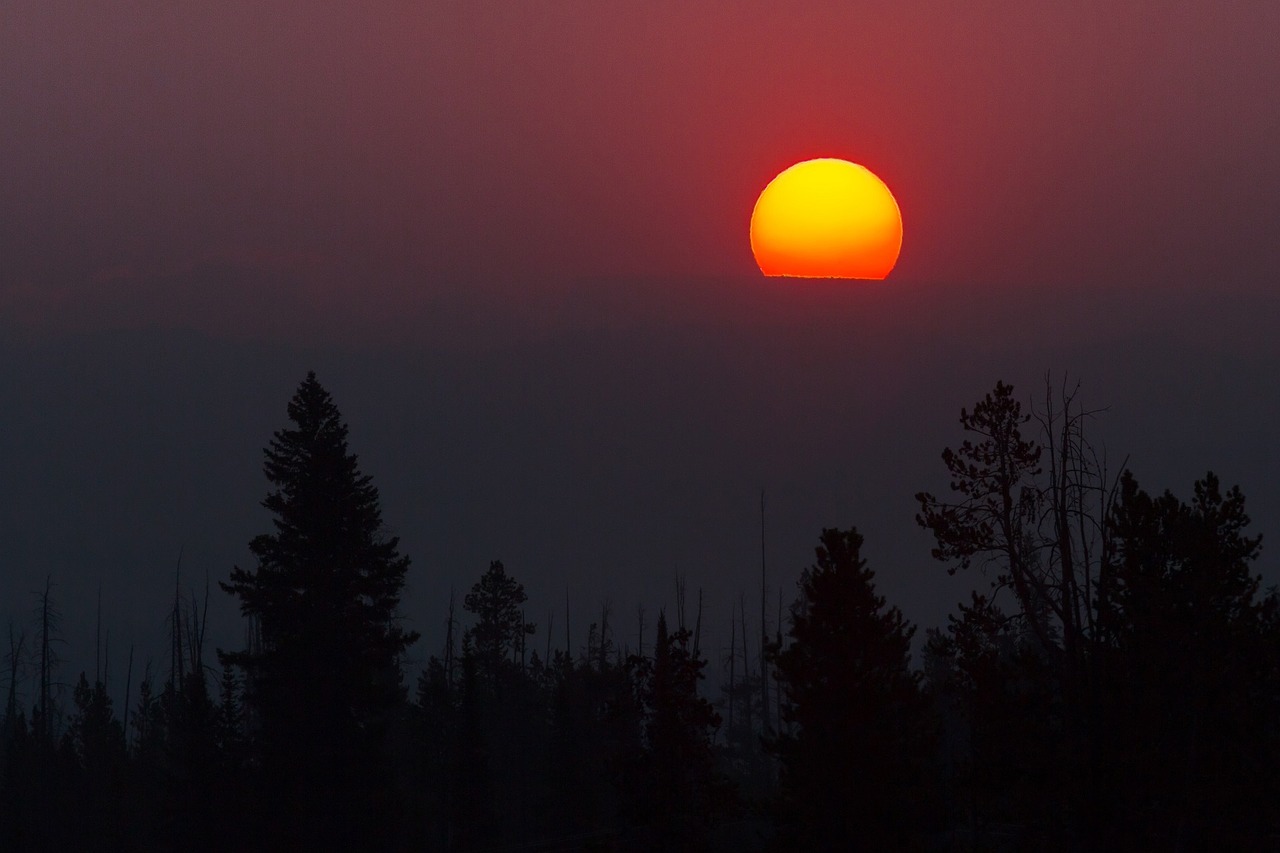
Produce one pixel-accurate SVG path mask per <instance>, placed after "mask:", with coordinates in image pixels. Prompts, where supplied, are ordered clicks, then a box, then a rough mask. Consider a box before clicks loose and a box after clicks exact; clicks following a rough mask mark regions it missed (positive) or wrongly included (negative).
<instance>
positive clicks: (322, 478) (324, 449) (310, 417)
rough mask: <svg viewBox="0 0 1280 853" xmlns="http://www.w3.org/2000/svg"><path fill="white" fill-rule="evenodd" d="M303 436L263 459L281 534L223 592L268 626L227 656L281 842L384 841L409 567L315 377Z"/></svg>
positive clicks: (282, 440) (294, 407)
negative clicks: (254, 725)
mask: <svg viewBox="0 0 1280 853" xmlns="http://www.w3.org/2000/svg"><path fill="white" fill-rule="evenodd" d="M288 414H289V419H290V420H291V421H292V422H293V426H292V427H291V428H287V429H283V430H279V431H277V432H276V433H275V435H274V438H273V439H272V441H271V442H270V445H269V446H268V447H267V448H266V450H265V451H264V454H265V457H266V462H265V464H264V472H265V474H266V477H267V480H268V481H269V482H270V483H271V486H272V490H271V491H270V493H269V494H268V495H267V497H266V499H265V500H264V501H263V506H264V507H266V508H267V509H268V510H270V511H271V513H272V514H273V515H274V516H275V517H274V518H273V520H272V521H273V525H274V528H275V530H274V532H273V533H267V534H262V535H259V536H257V537H255V538H254V539H253V541H252V542H251V543H250V545H249V549H250V551H252V552H253V554H254V556H255V557H257V559H258V566H257V568H256V569H254V570H245V569H242V568H239V567H236V568H235V569H233V571H232V572H231V580H230V583H223V584H221V586H222V588H223V589H224V590H225V591H227V592H229V593H231V594H232V595H235V596H236V597H238V598H239V599H240V610H241V612H242V613H243V614H244V615H245V616H247V617H250V618H252V619H255V620H257V624H258V626H259V629H260V635H261V642H260V644H259V647H258V648H256V649H252V648H251V649H248V650H245V651H240V652H230V653H228V652H223V651H221V650H220V651H219V657H220V658H221V660H222V663H223V665H224V666H226V665H235V666H238V667H240V668H242V669H243V670H244V672H245V675H246V679H247V686H248V690H247V694H248V697H249V699H250V701H251V702H252V703H253V705H254V711H255V719H256V720H257V721H258V727H259V728H258V731H257V732H256V733H255V736H254V744H255V747H256V753H257V758H258V760H259V761H260V762H261V766H262V770H263V775H264V779H263V781H264V783H265V785H266V787H264V789H263V790H264V793H265V792H269V795H270V797H271V798H273V799H274V801H273V802H264V803H263V805H264V806H266V808H265V811H264V814H265V815H266V818H267V821H268V825H269V826H270V827H271V828H272V829H273V830H274V832H276V833H281V834H280V835H277V836H275V837H274V838H271V839H269V841H273V842H275V843H281V842H282V840H283V839H284V838H288V839H289V841H288V843H289V844H290V845H294V844H297V843H298V842H299V840H300V839H301V840H303V841H307V840H310V841H314V842H315V843H316V844H318V845H319V846H324V847H353V848H354V847H360V848H363V849H369V848H370V846H372V845H373V844H374V838H373V836H372V835H371V833H373V832H374V827H375V825H376V823H375V822H376V821H377V820H378V819H379V818H381V817H383V815H382V814H381V812H382V811H383V810H384V808H385V807H386V806H388V805H389V804H388V803H387V801H386V800H387V791H386V784H385V783H386V780H385V779H384V778H383V777H382V776H381V775H380V773H379V762H378V753H379V748H380V745H381V739H382V734H383V731H384V728H385V724H386V722H387V719H388V718H389V716H390V715H391V714H392V713H393V712H394V711H395V710H396V709H397V708H398V707H399V706H400V704H401V703H402V702H403V699H404V688H403V686H402V673H401V669H400V656H401V654H402V653H403V652H404V650H405V649H406V648H407V647H408V646H409V644H410V643H412V642H414V640H416V639H417V635H416V634H411V633H406V632H405V631H404V630H402V629H401V628H400V627H399V625H398V624H397V607H398V604H399V596H400V590H401V588H402V587H403V585H404V576H405V571H406V569H407V568H408V566H409V560H408V558H407V557H403V556H401V555H400V554H399V552H398V550H397V547H398V540H397V539H396V538H394V537H392V538H388V537H385V536H384V535H383V533H382V514H381V509H380V506H379V500H378V492H377V489H376V488H375V487H374V486H373V483H372V480H371V478H370V477H369V476H367V475H364V474H362V473H361V472H360V470H359V468H358V465H357V459H356V456H355V455H354V454H352V453H350V452H349V451H348V448H347V426H346V424H345V423H344V422H343V421H342V418H341V414H340V413H339V411H338V409H337V407H336V406H335V405H334V403H333V400H332V399H331V398H330V395H329V393H328V392H327V391H326V390H325V389H324V388H323V387H322V386H321V385H320V383H319V382H318V381H317V380H316V376H315V373H308V374H307V378H306V379H305V380H304V381H303V382H302V384H301V385H300V386H299V388H298V390H297V393H295V394H294V396H293V399H292V400H291V401H290V402H289V407H288Z"/></svg>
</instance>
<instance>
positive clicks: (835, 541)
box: [772, 529, 933, 850]
mask: <svg viewBox="0 0 1280 853" xmlns="http://www.w3.org/2000/svg"><path fill="white" fill-rule="evenodd" d="M861 548H862V536H861V535H860V534H859V533H858V532H857V531H856V530H853V529H850V530H847V531H845V530H835V529H827V530H824V531H823V532H822V539H821V545H819V547H818V548H817V552H816V553H817V561H816V563H815V564H814V565H813V566H812V567H810V568H809V569H806V570H805V571H804V573H803V574H802V575H801V578H800V597H799V598H798V599H797V600H796V602H795V603H794V604H793V605H792V606H791V629H790V631H789V638H790V644H789V645H787V646H786V648H784V649H781V650H779V651H775V652H774V654H773V657H774V664H775V666H776V667H777V678H778V680H779V682H780V686H781V687H782V689H783V691H784V694H785V698H786V701H785V703H784V706H783V715H782V716H783V722H784V724H785V727H786V729H787V731H788V732H794V733H784V734H781V735H779V736H778V737H777V738H776V739H775V740H773V742H772V746H773V749H774V750H775V751H776V752H777V754H778V756H779V757H780V758H781V760H782V775H781V779H780V782H781V787H782V795H783V807H784V814H785V816H786V819H787V821H788V823H789V824H790V825H789V827H788V828H787V829H784V831H783V833H782V837H783V838H785V839H789V840H790V841H791V842H793V843H794V844H795V845H796V849H801V850H845V849H867V850H891V849H894V850H901V849H905V848H909V847H910V846H911V842H912V841H913V838H912V835H913V830H918V829H919V828H920V823H921V815H920V812H921V811H923V808H922V807H923V803H922V802H921V800H922V797H921V792H922V789H923V785H922V775H923V772H924V756H925V755H927V754H928V750H929V748H930V747H929V744H930V739H931V733H932V729H933V727H932V724H931V722H930V720H929V717H928V714H927V710H926V705H925V701H924V699H923V697H922V695H921V693H920V690H919V687H918V679H919V676H918V675H917V674H916V673H915V672H913V671H912V670H911V668H910V652H911V636H912V634H913V633H914V631H915V629H914V628H913V627H912V626H910V625H909V624H908V623H907V621H906V619H905V618H903V615H902V612H901V611H900V610H898V608H897V607H886V605H885V599H884V597H883V596H879V595H876V592H875V586H874V584H873V583H872V580H873V578H874V577H875V573H874V572H872V571H871V570H870V569H868V568H867V564H866V561H865V560H864V559H862V556H861Z"/></svg>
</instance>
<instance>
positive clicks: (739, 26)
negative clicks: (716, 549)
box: [0, 0, 1280, 334]
mask: <svg viewBox="0 0 1280 853" xmlns="http://www.w3.org/2000/svg"><path fill="white" fill-rule="evenodd" d="M377 6H378V7H380V8H378V9H377V11H376V12H375V11H370V10H371V8H372V7H368V6H355V5H353V4H348V3H332V2H307V3H300V2H293V3H262V2H252V3H250V2H241V1H240V0H233V2H224V3H217V4H187V3H172V2H159V0H147V2H141V1H140V0H139V2H117V3H102V4H98V3H94V4H49V3H44V2H39V3H27V2H18V3H9V4H6V5H5V9H4V10H3V11H0V115H3V116H4V117H5V118H4V121H3V123H2V125H0V186H3V187H4V191H3V193H0V222H3V223H4V227H3V229H0V257H2V258H3V261H0V311H3V312H4V314H5V315H8V316H10V317H17V318H18V319H19V320H21V321H23V322H27V323H30V322H33V321H34V322H38V323H49V322H53V323H63V322H66V321H67V320H68V319H69V318H70V319H74V321H75V324H76V325H87V326H90V327H92V326H94V325H137V324H152V323H157V322H158V323H160V324H161V325H179V326H196V327H201V328H204V329H205V330H207V331H211V332H213V333H217V334H223V333H231V332H236V331H243V329H244V328H245V327H246V326H254V327H258V328H259V330H260V331H267V330H270V329H271V328H272V326H273V325H274V324H275V323H283V322H284V319H285V317H287V316H288V315H289V314H290V313H297V312H311V313H310V314H309V315H308V316H310V317H311V318H312V319H314V320H316V321H319V322H320V324H321V325H322V326H324V327H329V328H331V329H338V328H340V327H341V326H342V325H344V324H345V323H347V322H349V321H351V322H356V321H359V322H360V323H362V324H363V327H364V328H367V329H369V330H372V331H377V330H378V329H380V328H383V327H387V328H389V327H393V326H395V325H396V324H397V323H404V322H405V321H406V320H407V319H411V318H413V317H415V316H418V314H419V312H423V311H427V310H428V309H429V306H430V304H431V302H432V300H433V299H435V298H440V297H445V298H451V297H453V296H456V294H457V293H459V292H470V293H477V292H478V293H482V294H484V295H485V299H486V301H489V300H493V301H496V302H498V303H500V304H501V305H503V307H504V308H506V309H512V308H513V306H514V310H516V311H517V312H522V311H524V310H525V306H526V305H530V306H533V305H538V304H541V303H540V302H539V300H553V301H554V300H555V299H557V298H560V296H561V295H562V294H563V293H564V292H566V290H567V289H569V288H570V287H571V285H572V283H573V282H576V281H579V280H581V279H583V278H595V277H606V278H617V277H626V278H639V279H649V280H657V279H672V278H681V277H689V276H699V277H706V276H712V277H725V276H740V275H751V274H753V273H754V266H753V264H752V261H751V256H750V251H749V248H748V244H747V237H746V223H747V219H748V217H749V215H750V210H751V205H752V204H753V202H754V200H755V196H756V194H757V193H758V192H759V190H760V189H761V188H763V186H764V184H765V183H766V182H767V181H768V180H769V179H770V178H771V177H772V176H773V175H774V174H775V173H776V172H777V171H778V170H780V169H781V168H783V167H785V166H786V165H789V164H790V163H791V162H794V161H796V160H799V159H803V158H806V157H810V156H817V155H834V156H841V157H846V158H848V159H852V160H855V161H858V162H862V163H864V164H865V165H867V166H869V167H870V168H872V169H873V170H874V171H876V172H877V173H878V174H880V175H881V176H882V177H883V178H884V179H885V180H886V181H887V182H888V183H889V185H890V186H891V188H892V189H893V191H894V193H895V195H896V196H897V197H898V199H899V202H900V204H901V206H902V208H903V211H904V218H905V221H906V238H905V244H904V249H903V253H902V258H901V261H900V264H899V267H898V270H897V271H896V273H895V277H896V278H898V279H900V280H904V281H928V282H935V283H944V284H945V283H955V284H957V285H965V286H969V285H972V284H974V283H979V284H980V285H981V286H982V287H984V288H985V287H994V286H999V285H1015V286H1019V287H1024V286H1028V285H1035V286H1046V287H1053V286H1060V285H1063V284H1066V283H1072V284H1075V283H1079V282H1082V281H1086V282H1092V283H1096V284H1098V285H1100V286H1103V287H1117V286H1123V287H1128V286H1133V287H1138V288H1151V289H1165V288H1169V287H1176V288H1179V289H1192V290H1194V289H1197V288H1204V287H1212V288H1214V289H1215V290H1217V289H1227V290H1230V291H1248V290H1256V289H1261V288H1268V289H1269V288H1271V287H1272V286H1273V282H1274V281H1275V271H1276V270H1277V268H1280V248H1277V246H1280V241H1276V240H1275V239H1274V223H1275V222H1276V221H1277V218H1278V214H1280V165H1277V158H1276V157H1275V156H1274V151H1273V146H1274V141H1275V139H1277V138H1280V106H1278V104H1277V101H1276V99H1275V95H1274V93H1275V92H1276V91H1280V58H1277V56H1278V54H1277V52H1276V51H1275V50H1274V36H1275V34H1276V33H1277V32H1280V7H1277V6H1275V5H1274V4H1268V3H1259V2H1241V3H1222V2H1196V3H1187V2H1180V3H1169V2H1116V0H1107V1H1106V2H1102V1H1101V0H1098V2H1093V0H1089V1H1088V2H1044V3H1026V2H974V3H963V4H956V3H938V2H928V3H924V2H902V3H893V4H858V3H847V2H832V3H813V4H776V3H743V2H700V3H697V4H688V3H661V2H644V3H608V4H601V3H596V2H581V3H515V2H509V3H497V2H495V3H422V2H416V0H415V2H389V3H380V4H377ZM653 298H655V299H659V300H661V299H663V298H665V297H664V294H663V292H662V288H661V287H660V286H657V287H656V289H655V291H654V296H653Z"/></svg>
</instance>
